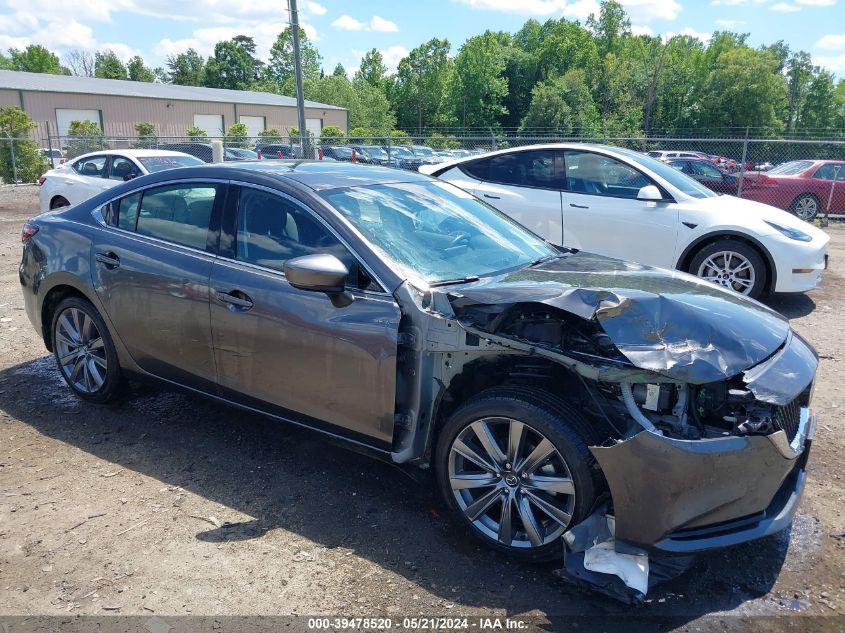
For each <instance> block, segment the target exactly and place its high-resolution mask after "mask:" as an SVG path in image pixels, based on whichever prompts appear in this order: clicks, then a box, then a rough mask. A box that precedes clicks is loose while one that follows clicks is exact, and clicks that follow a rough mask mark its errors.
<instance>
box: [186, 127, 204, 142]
mask: <svg viewBox="0 0 845 633" xmlns="http://www.w3.org/2000/svg"><path fill="white" fill-rule="evenodd" d="M185 136H187V137H188V138H189V139H191V140H192V141H193V142H195V143H208V132H206V131H205V130H203V129H202V128H199V127H197V126H195V125H192V126H191V127H189V128H188V129H187V130H185Z"/></svg>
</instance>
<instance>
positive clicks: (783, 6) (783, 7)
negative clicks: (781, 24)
mask: <svg viewBox="0 0 845 633" xmlns="http://www.w3.org/2000/svg"><path fill="white" fill-rule="evenodd" d="M770 8H771V10H772V11H777V12H778V13H795V12H796V11H800V10H801V7H796V6H795V5H794V4H789V3H788V2H778V3H777V4H773V5H772V6H771V7H770Z"/></svg>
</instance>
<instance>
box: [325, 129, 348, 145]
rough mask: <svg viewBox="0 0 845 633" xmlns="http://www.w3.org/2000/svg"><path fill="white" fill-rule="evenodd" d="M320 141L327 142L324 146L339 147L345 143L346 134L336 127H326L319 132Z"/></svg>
mask: <svg viewBox="0 0 845 633" xmlns="http://www.w3.org/2000/svg"><path fill="white" fill-rule="evenodd" d="M320 139H321V140H323V141H328V143H326V144H334V145H341V144H344V143H345V142H346V134H344V133H343V130H341V129H340V128H339V127H337V126H334V125H327V126H326V127H324V128H323V129H322V130H320Z"/></svg>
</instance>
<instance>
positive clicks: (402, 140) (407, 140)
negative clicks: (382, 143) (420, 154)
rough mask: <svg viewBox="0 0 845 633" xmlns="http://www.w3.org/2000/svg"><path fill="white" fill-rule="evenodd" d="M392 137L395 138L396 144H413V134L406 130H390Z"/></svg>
mask: <svg viewBox="0 0 845 633" xmlns="http://www.w3.org/2000/svg"><path fill="white" fill-rule="evenodd" d="M390 138H392V139H393V142H394V143H395V144H396V145H410V144H411V135H410V134H408V133H407V132H405V131H404V130H392V131H391V132H390Z"/></svg>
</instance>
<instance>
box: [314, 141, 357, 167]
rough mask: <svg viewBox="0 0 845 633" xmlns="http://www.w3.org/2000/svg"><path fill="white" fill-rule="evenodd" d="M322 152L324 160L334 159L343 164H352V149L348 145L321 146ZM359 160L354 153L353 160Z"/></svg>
mask: <svg viewBox="0 0 845 633" xmlns="http://www.w3.org/2000/svg"><path fill="white" fill-rule="evenodd" d="M322 150H323V156H324V157H325V158H334V159H335V160H337V161H341V162H345V163H351V162H352V158H353V157H352V152H353V148H352V147H350V146H348V145H323V146H322ZM359 158H360V157H359V156H358V155H357V152H356V155H355V160H356V161H357V160H358V159H359Z"/></svg>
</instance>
